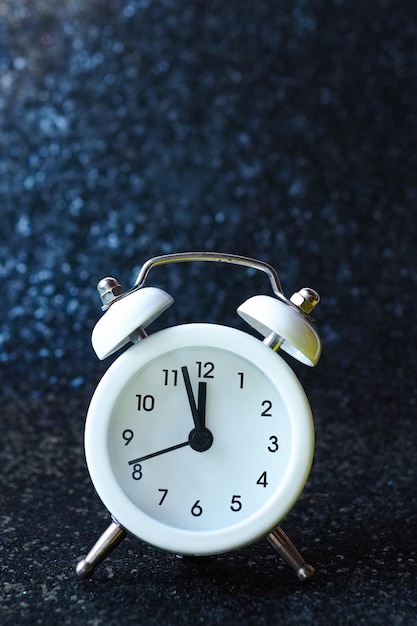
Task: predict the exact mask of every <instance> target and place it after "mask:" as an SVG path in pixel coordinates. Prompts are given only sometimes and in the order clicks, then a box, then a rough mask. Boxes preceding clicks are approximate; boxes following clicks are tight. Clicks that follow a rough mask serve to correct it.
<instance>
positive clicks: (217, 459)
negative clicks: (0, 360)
mask: <svg viewBox="0 0 417 626" xmlns="http://www.w3.org/2000/svg"><path fill="white" fill-rule="evenodd" d="M313 438H314V435H313V428H312V419H311V413H310V408H309V405H308V402H307V400H306V398H305V395H304V392H303V390H302V388H301V386H300V385H299V383H298V381H297V379H296V377H295V375H294V374H293V372H292V371H291V370H290V368H289V367H288V366H287V365H286V364H285V363H284V361H283V360H282V359H281V358H280V357H279V356H278V355H276V354H275V353H274V352H273V351H272V350H270V349H269V348H267V347H266V346H264V345H263V344H262V343H261V342H260V341H259V340H257V339H255V338H253V337H251V336H249V335H247V334H245V333H242V332H240V331H238V330H235V329H231V328H226V327H222V326H215V325H209V324H193V325H187V326H179V327H174V328H171V329H167V330H164V331H160V332H159V333H156V334H155V335H153V336H150V337H148V338H146V339H145V340H144V341H142V342H141V343H139V344H136V345H135V346H133V347H132V348H130V349H129V350H128V351H127V352H126V353H124V354H123V355H122V356H121V357H119V359H118V360H117V361H116V362H115V363H114V364H113V365H112V367H111V368H110V369H109V370H108V372H107V374H106V375H105V376H104V378H103V379H102V381H101V383H100V385H99V387H98V388H97V391H96V393H95V395H94V397H93V400H92V402H91V406H90V409H89V413H88V417H87V423H86V456H87V462H88V465H89V469H90V473H91V476H92V480H93V482H94V484H95V487H96V489H97V491H98V493H99V495H100V497H101V498H102V500H103V502H104V503H105V505H106V506H107V508H108V509H109V510H110V511H111V513H112V514H113V515H114V517H115V518H116V519H117V520H118V522H119V523H120V524H121V525H122V526H124V527H125V528H126V529H127V530H128V531H130V532H132V533H133V534H135V535H137V536H138V537H141V538H142V539H144V540H146V541H148V542H150V543H152V544H154V545H157V546H160V547H162V548H164V549H167V550H171V551H174V552H179V553H183V554H214V553H218V552H223V551H227V550H229V549H234V548H236V547H239V546H241V545H244V544H246V543H249V542H251V541H254V540H255V539H257V538H258V537H260V536H263V535H265V534H267V533H268V532H269V531H270V530H272V529H273V528H274V527H275V526H276V525H277V524H278V523H279V521H280V519H281V518H282V517H283V515H285V513H286V512H287V511H288V510H289V509H290V508H291V506H292V505H293V503H294V502H295V500H296V499H297V497H298V495H299V493H300V491H301V489H302V487H303V485H304V483H305V480H306V478H307V475H308V472H309V468H310V465H311V460H312V450H313Z"/></svg>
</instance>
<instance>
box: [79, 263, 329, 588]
mask: <svg viewBox="0 0 417 626" xmlns="http://www.w3.org/2000/svg"><path fill="white" fill-rule="evenodd" d="M190 261H212V262H220V263H231V264H235V265H241V266H244V267H249V268H251V269H255V270H260V271H262V272H264V273H266V274H267V275H268V277H269V280H270V284H271V287H272V291H273V293H274V296H267V295H255V296H252V297H251V298H249V299H248V300H246V301H245V302H244V303H243V304H241V305H240V306H239V307H238V309H237V312H238V314H239V315H240V316H241V318H242V319H244V320H245V321H246V322H247V323H248V324H249V325H250V326H251V327H252V328H254V329H255V330H256V331H257V332H259V333H260V334H261V335H262V336H263V338H264V339H263V343H264V344H265V345H266V346H268V347H269V348H270V349H271V350H273V351H275V352H276V351H278V350H283V351H285V352H286V353H288V354H289V355H291V356H292V357H293V358H295V359H297V360H298V361H300V362H302V363H304V364H305V365H308V366H310V367H313V366H314V365H316V363H317V362H318V360H319V358H320V354H321V342H320V338H319V336H318V334H317V333H316V331H315V329H314V328H313V325H312V319H311V318H310V316H309V315H310V313H311V311H312V310H313V308H314V307H315V306H316V305H317V303H318V302H319V296H318V294H317V292H315V291H314V290H313V289H310V288H303V289H301V290H300V291H298V292H296V293H294V294H293V295H292V296H291V298H290V299H287V298H286V297H285V296H284V293H283V290H282V287H281V284H280V281H279V278H278V275H277V273H276V271H275V269H274V268H273V267H272V266H271V265H269V264H267V263H264V262H262V261H258V260H256V259H251V258H248V257H243V256H239V255H233V254H223V253H214V252H188V253H177V254H169V255H163V256H158V257H154V258H152V259H149V260H148V261H147V262H146V263H145V264H144V265H143V266H142V268H141V270H140V272H139V274H138V277H137V279H136V281H135V284H134V285H133V287H132V289H130V290H129V291H128V292H123V290H122V287H121V286H120V284H119V283H118V282H117V281H116V280H115V279H114V278H111V277H107V278H104V279H103V280H101V281H100V282H99V284H98V286H97V290H98V292H99V295H100V298H101V302H102V309H103V311H105V315H103V316H102V317H101V318H100V320H99V321H98V323H97V324H96V326H95V327H94V329H93V333H92V345H93V348H94V350H95V352H96V354H97V356H98V358H99V359H105V358H107V357H108V356H110V355H112V354H114V353H115V352H117V351H118V350H120V349H121V348H123V347H124V346H126V345H127V344H129V343H138V342H140V341H143V340H144V339H146V337H147V336H148V335H147V332H146V328H147V327H148V326H149V325H150V324H151V323H152V322H153V321H154V320H155V319H156V318H157V317H159V315H161V314H162V313H163V312H164V311H165V310H166V309H167V308H168V307H169V306H171V304H172V303H173V298H172V297H171V296H170V295H169V294H167V293H166V292H165V291H163V290H162V289H159V288H156V287H145V286H144V284H145V281H146V279H147V277H148V275H149V272H150V271H151V269H152V268H154V267H156V266H158V265H166V264H168V263H182V262H190ZM126 534H127V531H126V530H125V529H124V528H123V527H122V526H121V525H120V524H119V522H118V521H117V520H116V519H113V520H112V522H111V524H110V525H109V526H108V528H107V529H106V531H105V532H104V533H103V534H102V535H101V536H100V537H99V539H98V541H97V542H96V543H95V544H94V546H93V547H92V549H91V550H90V551H89V553H88V554H87V556H86V557H85V558H84V559H82V560H81V561H80V562H79V563H78V564H77V568H76V571H77V574H78V576H80V577H81V578H90V577H91V576H92V574H93V572H94V570H95V569H96V567H97V566H98V565H99V564H100V563H101V562H102V561H103V560H104V559H105V558H106V557H107V556H108V555H109V554H110V553H111V552H112V551H113V550H114V549H115V548H116V547H117V545H118V544H119V543H120V541H122V539H123V538H124V537H125V536H126ZM266 539H267V540H268V541H269V543H270V544H271V545H272V546H273V548H274V549H275V550H276V552H277V553H278V554H279V555H280V556H281V557H282V558H283V559H284V560H285V561H286V562H287V563H288V565H290V567H291V568H292V569H293V570H294V571H295V573H296V574H297V576H298V578H299V579H300V580H302V581H303V580H307V579H309V578H310V577H311V576H312V575H313V573H314V568H313V567H312V566H311V565H309V564H308V563H306V561H305V560H304V559H303V557H302V556H301V555H300V553H299V552H298V550H297V549H296V547H295V546H294V544H293V543H292V542H291V540H290V539H289V537H288V536H287V535H286V534H285V533H284V531H283V530H282V529H281V528H280V526H277V527H276V528H275V529H274V530H273V531H272V532H270V533H269V534H268V535H267V537H266Z"/></svg>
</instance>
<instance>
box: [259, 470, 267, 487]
mask: <svg viewBox="0 0 417 626" xmlns="http://www.w3.org/2000/svg"><path fill="white" fill-rule="evenodd" d="M256 484H257V485H261V487H266V486H267V484H268V479H267V473H266V472H262V474H261V475H260V476H259V478H258V480H257V481H256Z"/></svg>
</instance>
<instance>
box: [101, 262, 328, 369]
mask: <svg viewBox="0 0 417 626" xmlns="http://www.w3.org/2000/svg"><path fill="white" fill-rule="evenodd" d="M196 261H203V262H204V261H209V262H217V263H229V264H234V265H240V266H244V267H249V268H251V269H255V270H259V271H262V272H264V273H265V274H267V276H268V278H269V281H270V284H271V287H272V291H273V293H274V296H275V297H271V296H253V297H252V298H249V300H246V302H244V303H243V304H242V305H241V306H240V307H239V308H238V309H237V312H238V314H239V315H240V316H241V317H242V318H243V319H244V320H245V321H246V322H247V323H248V324H249V325H251V326H252V327H253V328H255V329H256V330H258V331H259V332H260V333H261V334H263V335H264V337H266V340H265V342H264V343H266V344H267V345H269V346H270V347H271V348H272V349H274V350H277V349H278V348H280V347H281V348H282V349H283V350H285V351H286V352H288V353H289V354H291V355H292V356H293V357H294V358H296V359H298V360H299V361H301V362H303V363H305V364H307V365H310V366H313V365H315V364H316V363H317V361H318V359H319V357H320V353H321V344H320V339H319V337H318V335H317V333H316V332H315V330H314V329H313V327H312V325H311V322H312V320H311V319H310V318H309V317H308V315H309V313H310V312H311V311H312V310H313V308H314V307H315V306H316V304H317V303H318V302H319V300H320V298H319V295H318V293H317V292H316V291H314V290H313V289H310V288H304V289H301V290H300V291H298V292H296V293H295V294H293V295H292V296H291V298H290V299H287V298H286V297H285V295H284V292H283V290H282V287H281V282H280V280H279V276H278V274H277V272H276V270H275V269H274V268H273V267H272V266H271V265H269V264H268V263H265V262H264V261H259V260H257V259H253V258H250V257H245V256H241V255H237V254H229V253H222V252H179V253H174V254H165V255H160V256H156V257H153V258H151V259H149V260H148V261H146V262H145V263H144V264H143V266H142V267H141V269H140V271H139V273H138V275H137V278H136V280H135V283H134V285H133V287H132V288H131V289H130V290H129V291H127V292H123V290H122V288H121V286H120V285H119V283H118V282H117V281H116V280H115V279H114V278H104V279H103V280H102V281H100V283H99V284H98V286H97V289H98V291H99V294H100V297H101V301H102V304H103V306H102V309H103V310H104V311H107V313H106V314H105V315H103V317H102V318H101V319H100V320H99V322H98V323H97V324H96V326H95V328H94V330H93V334H92V343H93V348H94V350H95V352H96V354H97V356H98V357H99V358H100V359H104V358H106V357H107V356H110V355H111V354H113V353H114V352H116V351H117V350H119V349H120V348H122V347H123V346H124V345H125V344H127V343H128V342H129V341H137V340H138V339H141V338H143V337H145V336H146V333H145V330H144V329H145V328H146V326H147V325H149V324H150V323H151V322H152V321H154V320H155V319H156V318H157V317H158V316H159V315H161V313H163V312H164V311H165V310H166V309H167V308H168V307H169V306H170V305H171V304H172V302H173V298H172V297H171V296H170V295H168V294H167V293H166V292H165V291H163V290H162V289H157V288H156V287H144V285H145V282H146V280H147V278H148V276H149V273H150V272H151V270H152V269H153V268H154V267H157V266H160V265H167V264H171V263H184V262H196Z"/></svg>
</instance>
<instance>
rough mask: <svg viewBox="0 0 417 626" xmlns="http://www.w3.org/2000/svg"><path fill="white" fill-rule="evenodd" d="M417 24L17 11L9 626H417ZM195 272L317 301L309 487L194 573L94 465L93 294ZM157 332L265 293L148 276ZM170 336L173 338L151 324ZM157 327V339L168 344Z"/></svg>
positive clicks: (3, 609) (6, 558)
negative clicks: (120, 532) (272, 273)
mask: <svg viewBox="0 0 417 626" xmlns="http://www.w3.org/2000/svg"><path fill="white" fill-rule="evenodd" d="M416 50H417V11H416V5H415V3H414V2H389V1H388V0H369V1H368V2H360V1H359V0H353V1H351V2H348V1H347V0H345V1H344V0H327V1H324V0H312V1H311V2H308V1H306V0H293V1H292V2H289V1H287V0H283V1H280V2H273V1H272V0H270V1H268V0H264V1H262V2H256V1H255V0H253V1H247V0H243V1H237V0H231V1H229V2H226V1H225V0H213V1H211V2H209V1H205V2H203V1H200V0H194V1H192V2H183V1H182V0H178V1H175V0H154V1H152V0H113V1H112V2H110V1H109V0H102V1H99V0H90V1H89V2H85V1H82V2H81V1H80V0H61V1H60V2H58V1H55V0H48V1H47V0H1V2H0V88H1V91H0V142H1V150H0V216H1V221H0V229H1V230H0V284H1V286H2V296H1V308H0V311H1V317H0V349H1V352H0V365H1V399H0V435H1V447H0V471H1V474H0V480H1V483H0V484H1V492H0V495H1V503H2V504H1V509H0V511H1V513H0V519H1V526H0V528H1V544H0V568H1V590H0V594H1V603H0V623H1V624H6V625H8V624H29V623H33V624H45V623H55V624H72V623H77V624H106V625H107V624H188V623H189V624H191V623H200V622H201V623H206V624H234V623H241V624H245V625H246V624H254V625H255V624H256V625H257V626H258V625H263V624H265V625H269V624H277V623H280V624H281V623H282V624H286V625H292V624H300V623H313V621H314V622H315V623H316V624H331V625H333V624H341V625H342V624H343V625H344V624H352V625H355V626H356V625H357V624H366V625H369V624H376V625H378V624H384V625H386V624H393V625H394V624H395V625H396V624H401V625H415V624H416V623H417V588H416V587H417V585H416V572H417V568H416V559H417V555H416V537H417V497H416V491H417V486H416V484H417V483H416V470H415V466H416V463H415V457H416V446H417V431H416V412H417V406H416V391H415V380H416V363H417V358H416V348H417V337H416V330H415V319H416V314H415V297H414V296H415V292H416V282H417V280H416V279H417V268H416V261H417V259H416V256H417V255H416V250H415V249H416V225H417V214H416V204H417V202H416V201H417V190H416V139H417V137H416V129H417V123H416V119H417V118H416V110H415V107H416V104H415V103H416V96H417V90H416V74H417V62H416V61H417V59H416V54H417V52H416ZM191 249H203V250H222V251H229V252H235V253H239V254H244V255H247V256H254V257H257V258H260V259H263V260H265V261H267V262H269V263H271V264H272V265H274V266H275V267H276V268H277V270H278V272H279V274H280V278H281V281H282V284H283V287H284V291H285V292H286V294H287V295H291V293H292V292H293V291H295V290H297V289H298V288H299V287H301V286H304V285H309V286H312V287H314V288H316V289H317V290H318V291H319V292H320V293H321V296H322V302H321V304H320V305H319V307H318V308H317V310H316V314H315V317H316V321H317V329H318V330H319V332H320V334H321V336H322V340H323V357H322V360H321V362H320V364H319V365H318V366H317V368H316V369H315V370H310V369H307V368H303V367H301V366H298V365H296V364H295V366H294V368H295V370H296V372H297V374H298V375H299V376H300V378H301V380H302V382H303V384H304V386H305V388H306V390H307V393H308V395H309V397H310V400H311V403H312V406H313V410H314V413H315V418H316V419H315V421H316V431H317V446H316V456H315V463H314V466H313V470H312V474H311V477H310V480H309V482H308V485H307V487H306V489H305V491H304V493H303V495H302V497H301V499H300V500H299V502H298V503H297V505H296V507H295V508H294V509H293V511H292V512H291V513H290V514H289V515H288V516H287V518H286V519H285V520H284V521H283V527H284V529H285V530H286V531H287V532H288V533H289V534H290V535H291V537H292V538H293V539H294V541H295V542H296V543H297V545H298V546H299V547H300V548H301V549H302V550H303V552H304V553H305V556H306V557H307V558H308V559H309V560H310V561H311V562H312V563H313V564H314V565H315V566H316V568H317V575H316V577H315V578H314V579H313V580H312V581H311V582H310V583H309V584H307V585H304V586H303V585H301V584H300V583H299V582H298V581H297V579H296V578H295V577H294V575H293V573H292V572H291V571H290V570H289V569H287V568H286V567H285V566H284V565H282V563H281V561H280V560H279V559H277V558H276V557H275V556H274V554H273V553H272V551H271V548H270V547H269V546H268V545H267V543H266V542H263V541H262V542H260V543H257V544H255V545H254V546H251V547H248V548H246V549H244V550H241V551H239V552H237V553H233V554H230V555H225V556H223V557H221V558H218V559H215V560H212V561H209V562H208V563H207V562H204V563H200V564H194V563H188V564H187V563H183V562H181V561H178V559H176V558H175V557H174V556H172V555H167V554H164V553H160V552H159V551H158V550H156V549H153V548H151V547H149V546H146V545H143V544H141V543H140V542H139V541H136V540H133V539H128V540H125V541H124V542H123V543H122V544H121V546H120V547H119V548H118V550H117V551H116V552H115V553H114V554H113V556H112V558H111V559H109V560H108V561H106V562H105V564H103V566H102V567H101V568H100V569H99V570H98V572H97V574H96V577H95V578H94V579H93V580H92V581H90V582H87V583H83V582H80V581H78V580H77V579H76V577H75V575H74V565H75V563H76V562H77V560H78V559H79V558H80V557H81V556H82V555H84V554H85V553H86V551H87V550H88V549H89V547H90V546H91V544H92V543H93V541H94V540H95V539H96V537H97V535H98V534H99V533H100V532H101V531H102V530H104V528H105V527H106V525H107V523H108V515H107V513H106V512H105V511H104V510H103V507H102V505H101V504H100V502H99V500H98V498H97V496H96V495H95V493H94V490H93V488H92V486H91V483H90V480H89V477H88V473H87V469H86V466H85V462H84V452H83V425H84V418H85V412H86V409H87V406H88V402H89V398H90V397H91V394H92V393H93V390H94V387H95V385H96V384H97V381H98V380H99V378H100V376H101V375H102V373H103V371H104V370H105V369H106V368H107V367H108V363H107V362H105V363H104V364H103V363H99V362H98V360H97V359H96V357H95V356H94V354H93V351H92V348H91V345H90V334H91V330H92V328H93V326H94V324H95V322H96V321H97V319H98V317H99V315H100V314H101V313H100V308H99V302H98V299H97V295H96V292H95V285H96V283H97V281H98V280H99V279H100V278H102V277H103V276H105V275H108V274H115V275H116V276H117V277H118V278H119V279H120V280H121V282H122V283H123V284H124V285H125V286H127V287H128V286H130V285H131V284H132V283H133V281H134V279H135V276H136V273H137V271H138V269H139V267H140V266H141V264H142V263H143V262H144V261H145V260H146V259H148V258H149V257H151V256H155V255H158V254H162V253H168V252H175V251H185V250H191ZM154 278H155V281H156V284H159V285H160V286H162V287H164V288H165V289H167V291H169V292H171V293H172V295H174V297H175V299H176V305H175V307H172V308H171V309H170V311H169V312H168V313H167V314H165V315H164V316H163V317H161V318H160V326H164V325H169V324H172V323H181V322H186V321H197V320H204V321H217V322H220V323H226V324H230V325H235V326H238V327H240V328H244V326H242V322H240V321H239V320H238V319H237V316H236V314H235V309H236V307H237V306H238V305H239V304H240V303H241V302H242V301H243V300H244V299H245V298H246V297H247V296H249V295H251V294H253V293H257V292H265V293H268V292H269V285H268V284H267V281H266V279H265V277H264V276H262V275H260V276H257V275H253V274H251V273H247V272H246V271H245V270H242V269H240V268H229V267H227V268H226V267H223V266H222V267H221V270H219V268H218V267H212V266H210V267H208V266H204V267H202V266H201V264H195V265H193V266H188V267H186V266H175V268H174V267H173V268H172V269H170V268H165V270H163V269H162V268H161V269H160V270H155V276H154ZM158 323H159V322H158ZM158 323H157V324H156V325H155V328H157V327H158Z"/></svg>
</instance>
